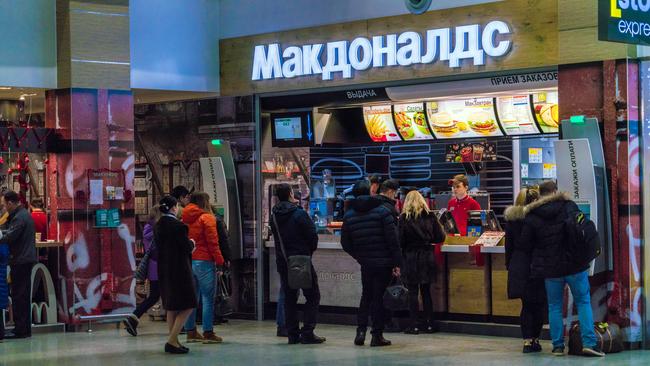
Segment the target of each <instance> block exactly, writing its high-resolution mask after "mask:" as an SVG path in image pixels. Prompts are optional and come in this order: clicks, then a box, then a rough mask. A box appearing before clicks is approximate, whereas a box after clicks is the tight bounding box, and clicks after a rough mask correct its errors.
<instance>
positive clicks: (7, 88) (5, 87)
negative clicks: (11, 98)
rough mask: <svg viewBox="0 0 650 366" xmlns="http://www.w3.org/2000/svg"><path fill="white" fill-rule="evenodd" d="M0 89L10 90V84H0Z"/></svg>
mask: <svg viewBox="0 0 650 366" xmlns="http://www.w3.org/2000/svg"><path fill="white" fill-rule="evenodd" d="M0 90H11V87H10V86H0Z"/></svg>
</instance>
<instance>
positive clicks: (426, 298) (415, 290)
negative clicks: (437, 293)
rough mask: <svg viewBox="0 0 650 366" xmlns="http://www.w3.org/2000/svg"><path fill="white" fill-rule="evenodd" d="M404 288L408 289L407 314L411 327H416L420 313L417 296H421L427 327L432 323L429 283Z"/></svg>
mask: <svg viewBox="0 0 650 366" xmlns="http://www.w3.org/2000/svg"><path fill="white" fill-rule="evenodd" d="M406 287H407V288H408V289H409V312H410V314H409V315H410V321H411V327H412V328H415V327H417V323H418V314H419V313H420V301H419V297H418V294H419V293H421V294H422V308H423V310H424V316H425V321H426V322H427V324H428V325H430V324H431V322H432V321H433V301H432V300H431V284H430V283H422V284H417V283H410V284H407V285H406Z"/></svg>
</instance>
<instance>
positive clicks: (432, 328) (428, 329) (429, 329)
mask: <svg viewBox="0 0 650 366" xmlns="http://www.w3.org/2000/svg"><path fill="white" fill-rule="evenodd" d="M421 331H422V332H423V333H427V334H433V333H437V332H438V328H437V327H436V326H435V325H427V326H426V327H425V328H424V329H422V330H421Z"/></svg>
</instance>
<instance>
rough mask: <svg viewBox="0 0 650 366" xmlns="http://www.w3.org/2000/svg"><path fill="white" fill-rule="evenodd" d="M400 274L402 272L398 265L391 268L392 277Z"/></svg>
mask: <svg viewBox="0 0 650 366" xmlns="http://www.w3.org/2000/svg"><path fill="white" fill-rule="evenodd" d="M401 275H402V273H401V272H400V270H399V267H395V268H393V276H394V277H399V276H401Z"/></svg>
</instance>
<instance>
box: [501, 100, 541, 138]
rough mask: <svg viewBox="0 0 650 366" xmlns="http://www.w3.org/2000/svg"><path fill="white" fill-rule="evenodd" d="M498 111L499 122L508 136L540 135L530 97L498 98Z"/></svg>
mask: <svg viewBox="0 0 650 366" xmlns="http://www.w3.org/2000/svg"><path fill="white" fill-rule="evenodd" d="M497 111H498V114H499V122H500V123H501V127H502V128H503V131H504V132H505V133H506V135H531V134H538V133H540V132H539V129H538V128H537V125H536V124H535V119H534V118H535V117H534V116H533V113H532V109H531V108H530V96H529V95H528V94H526V95H513V96H507V97H498V98H497Z"/></svg>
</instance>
